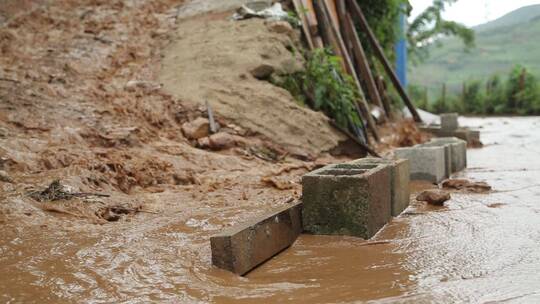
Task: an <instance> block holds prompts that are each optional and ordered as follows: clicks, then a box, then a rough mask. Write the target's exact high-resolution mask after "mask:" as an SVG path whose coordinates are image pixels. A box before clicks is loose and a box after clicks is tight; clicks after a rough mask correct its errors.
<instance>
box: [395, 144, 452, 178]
mask: <svg viewBox="0 0 540 304" xmlns="http://www.w3.org/2000/svg"><path fill="white" fill-rule="evenodd" d="M394 155H395V157H396V158H397V159H400V158H402V159H408V160H409V162H410V168H411V179H413V180H427V181H430V182H433V183H439V182H441V181H442V180H443V179H444V178H445V177H446V165H445V163H446V161H445V153H444V147H420V146H416V147H410V148H399V149H396V150H395V151H394Z"/></svg>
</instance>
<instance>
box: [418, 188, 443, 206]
mask: <svg viewBox="0 0 540 304" xmlns="http://www.w3.org/2000/svg"><path fill="white" fill-rule="evenodd" d="M416 200H417V201H420V202H426V203H428V204H430V205H435V206H442V205H444V202H446V201H448V200H450V193H448V192H444V191H440V190H426V191H424V192H422V193H420V194H419V195H418V196H417V197H416Z"/></svg>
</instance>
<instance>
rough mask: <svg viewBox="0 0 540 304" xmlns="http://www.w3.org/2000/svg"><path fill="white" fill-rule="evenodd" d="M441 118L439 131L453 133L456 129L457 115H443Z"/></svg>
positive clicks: (457, 125)
mask: <svg viewBox="0 0 540 304" xmlns="http://www.w3.org/2000/svg"><path fill="white" fill-rule="evenodd" d="M440 117H441V129H442V131H443V132H452V131H455V130H456V129H457V128H458V127H459V124H458V114H457V113H444V114H441V115H440Z"/></svg>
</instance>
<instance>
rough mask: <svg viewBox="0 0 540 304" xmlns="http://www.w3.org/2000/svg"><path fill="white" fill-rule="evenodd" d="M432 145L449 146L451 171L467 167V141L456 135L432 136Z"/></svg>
mask: <svg viewBox="0 0 540 304" xmlns="http://www.w3.org/2000/svg"><path fill="white" fill-rule="evenodd" d="M429 144H430V145H440V146H447V145H450V149H451V171H452V173H455V172H459V171H462V170H464V169H466V168H467V142H466V141H464V140H461V139H459V138H456V137H440V138H432V139H431V141H430V142H429Z"/></svg>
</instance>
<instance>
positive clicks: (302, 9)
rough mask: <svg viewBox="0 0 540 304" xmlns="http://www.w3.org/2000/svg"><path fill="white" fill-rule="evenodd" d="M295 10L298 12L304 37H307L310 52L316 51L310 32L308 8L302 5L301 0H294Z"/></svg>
mask: <svg viewBox="0 0 540 304" xmlns="http://www.w3.org/2000/svg"><path fill="white" fill-rule="evenodd" d="M292 2H293V5H294V8H295V10H296V13H297V14H298V18H300V22H302V30H303V32H304V36H306V41H307V44H308V46H309V49H310V50H313V49H314V44H313V39H312V38H311V32H310V30H309V24H308V18H307V16H306V8H305V7H304V5H303V4H302V2H301V1H300V0H292Z"/></svg>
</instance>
